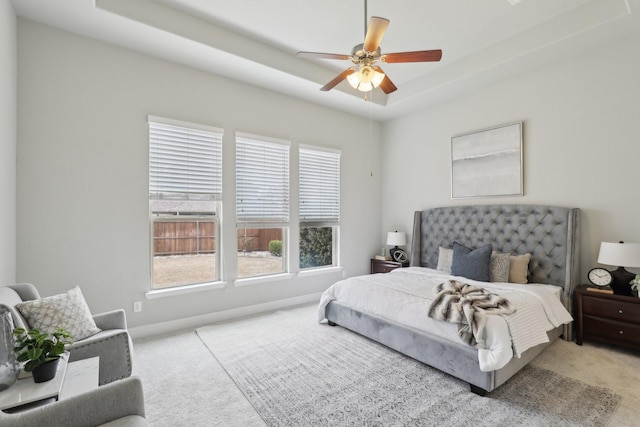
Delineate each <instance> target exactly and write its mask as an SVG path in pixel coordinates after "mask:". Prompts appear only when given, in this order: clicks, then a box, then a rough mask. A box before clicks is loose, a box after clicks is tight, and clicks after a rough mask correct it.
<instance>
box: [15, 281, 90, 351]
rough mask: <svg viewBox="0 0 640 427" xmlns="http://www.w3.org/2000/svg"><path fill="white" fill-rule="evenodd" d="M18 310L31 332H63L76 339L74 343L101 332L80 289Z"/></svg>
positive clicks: (43, 299) (41, 300)
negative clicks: (59, 330) (61, 330)
mask: <svg viewBox="0 0 640 427" xmlns="http://www.w3.org/2000/svg"><path fill="white" fill-rule="evenodd" d="M16 308H17V309H18V310H19V311H20V313H22V315H23V316H24V318H25V319H26V320H27V323H28V324H29V327H30V328H38V329H40V330H41V331H42V332H53V331H55V330H56V329H57V328H63V329H65V330H67V331H69V332H70V333H71V334H72V335H73V340H74V341H78V340H82V339H85V338H87V337H90V336H91V335H95V334H97V333H98V332H100V329H99V328H98V327H97V326H96V323H95V322H94V320H93V316H91V311H89V306H88V305H87V302H86V301H85V299H84V296H83V295H82V291H80V288H79V287H78V286H76V287H75V288H73V289H70V290H68V291H67V292H65V293H63V294H59V295H53V296H50V297H46V298H41V299H37V300H31V301H25V302H21V303H18V304H16Z"/></svg>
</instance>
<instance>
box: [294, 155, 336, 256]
mask: <svg viewBox="0 0 640 427" xmlns="http://www.w3.org/2000/svg"><path fill="white" fill-rule="evenodd" d="M299 169H300V170H299V179H300V184H299V202H300V207H299V209H300V269H308V268H317V267H327V266H336V265H338V255H337V248H338V246H339V245H338V231H339V225H340V151H336V150H324V149H321V148H315V147H308V146H301V147H300V161H299Z"/></svg>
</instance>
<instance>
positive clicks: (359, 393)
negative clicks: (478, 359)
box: [197, 308, 621, 426]
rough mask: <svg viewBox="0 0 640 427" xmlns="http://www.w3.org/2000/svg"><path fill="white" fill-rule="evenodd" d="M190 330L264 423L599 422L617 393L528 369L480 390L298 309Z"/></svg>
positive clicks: (606, 417)
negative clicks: (483, 391)
mask: <svg viewBox="0 0 640 427" xmlns="http://www.w3.org/2000/svg"><path fill="white" fill-rule="evenodd" d="M197 333H198V335H199V336H200V337H201V339H202V340H203V342H204V343H205V344H206V345H207V346H208V347H209V349H210V350H211V351H212V353H213V355H214V356H215V357H216V358H217V359H218V361H219V362H220V363H221V365H222V366H223V367H224V369H225V370H226V371H227V373H229V375H230V376H231V378H232V379H233V380H234V382H235V383H236V385H237V386H238V388H239V389H240V390H242V392H243V393H244V395H245V396H246V397H247V399H248V400H249V401H250V402H251V403H252V405H253V406H254V408H255V409H256V410H257V412H258V413H259V414H260V415H261V416H262V418H263V419H264V421H265V422H266V423H267V425H269V426H306V425H310V426H311V425H313V426H315V425H325V426H334V425H339V426H361V425H380V426H388V425H398V426H433V425H438V426H466V425H474V426H513V425H536V426H560V425H562V426H602V425H605V424H606V423H607V422H608V421H609V419H610V418H611V415H612V414H613V412H614V410H615V408H616V407H617V406H618V404H619V402H620V400H621V397H620V396H619V395H616V394H615V393H613V392H612V391H611V390H608V389H606V388H603V387H594V386H590V385H588V384H585V383H583V382H581V381H578V380H575V379H572V378H568V377H564V376H562V375H558V374H556V373H554V372H552V371H550V370H547V369H543V368H539V367H536V366H529V367H527V368H525V369H524V370H523V371H521V372H520V373H518V374H517V375H516V376H515V377H514V378H512V380H510V381H509V382H507V383H506V384H504V385H503V386H502V387H500V388H498V389H497V390H495V391H494V392H492V393H491V394H490V397H480V396H477V395H475V394H473V393H471V392H470V391H469V386H468V384H467V383H465V382H463V381H460V380H458V379H456V378H453V377H451V376H449V375H446V374H444V373H442V372H440V371H438V370H436V369H433V368H430V367H428V366H426V365H424V364H422V363H419V362H416V361H415V360H413V359H411V358H408V357H405V356H403V355H401V354H399V353H397V352H395V351H393V350H390V349H388V348H387V347H385V346H382V345H380V344H377V343H375V342H373V341H371V340H368V339H366V338H364V337H361V336H360V335H357V334H354V333H351V332H349V331H347V330H345V329H343V328H331V327H329V326H327V325H322V324H317V323H314V322H313V319H312V318H310V317H309V311H308V310H307V309H306V308H303V309H294V310H287V311H280V312H276V313H273V314H269V315H267V316H263V317H259V318H255V319H248V320H244V321H241V322H234V323H233V324H225V325H215V326H208V327H203V328H199V329H198V330H197Z"/></svg>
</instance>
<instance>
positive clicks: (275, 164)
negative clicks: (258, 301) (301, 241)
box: [236, 133, 289, 279]
mask: <svg viewBox="0 0 640 427" xmlns="http://www.w3.org/2000/svg"><path fill="white" fill-rule="evenodd" d="M236 220H237V230H238V272H237V277H238V278H239V279H242V278H247V277H255V276H266V275H271V274H278V273H284V272H286V271H287V270H288V269H287V253H288V246H287V243H288V235H287V231H288V227H289V143H288V142H285V141H278V140H273V139H270V138H265V137H259V136H253V135H247V134H241V133H237V134H236Z"/></svg>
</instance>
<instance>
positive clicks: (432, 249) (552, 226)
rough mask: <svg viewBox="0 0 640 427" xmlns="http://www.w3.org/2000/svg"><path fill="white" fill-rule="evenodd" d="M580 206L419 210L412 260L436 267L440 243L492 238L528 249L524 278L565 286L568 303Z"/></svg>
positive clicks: (504, 248)
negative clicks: (526, 273)
mask: <svg viewBox="0 0 640 427" xmlns="http://www.w3.org/2000/svg"><path fill="white" fill-rule="evenodd" d="M579 214H580V210H579V209H577V208H563V207H558V206H543V205H475V206H450V207H442V208H434V209H427V210H423V211H417V212H416V213H415V216H414V223H413V241H412V250H411V265H412V266H421V267H430V268H436V266H437V264H438V247H439V246H443V247H447V248H452V247H453V242H454V241H457V242H459V243H461V244H463V245H465V246H467V247H470V248H476V247H478V246H482V245H486V244H488V243H491V245H492V246H493V250H494V251H498V252H509V253H511V254H513V255H521V254H525V253H530V254H531V261H530V262H529V274H528V280H529V282H532V283H547V284H553V285H558V286H562V287H563V288H564V298H563V303H564V304H565V306H566V307H567V308H570V307H571V296H572V293H573V288H574V287H575V286H576V285H577V282H578V280H579V274H578V258H579V257H578V249H579V246H578V230H579V227H578V221H579V217H580V215H579Z"/></svg>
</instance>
